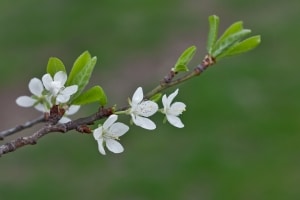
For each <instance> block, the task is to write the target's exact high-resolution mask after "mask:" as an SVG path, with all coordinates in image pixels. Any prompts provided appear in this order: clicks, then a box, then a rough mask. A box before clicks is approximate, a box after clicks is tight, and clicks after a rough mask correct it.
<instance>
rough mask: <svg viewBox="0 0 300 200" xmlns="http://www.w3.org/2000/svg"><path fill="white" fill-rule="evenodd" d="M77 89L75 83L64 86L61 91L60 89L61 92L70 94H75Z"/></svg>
mask: <svg viewBox="0 0 300 200" xmlns="http://www.w3.org/2000/svg"><path fill="white" fill-rule="evenodd" d="M77 90H78V86H77V85H71V86H68V87H66V88H65V89H64V90H63V91H61V94H64V95H69V96H71V95H72V94H75V93H76V92H77Z"/></svg>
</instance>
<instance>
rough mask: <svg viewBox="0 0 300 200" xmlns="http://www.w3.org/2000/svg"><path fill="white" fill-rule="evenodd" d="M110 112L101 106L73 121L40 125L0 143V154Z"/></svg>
mask: <svg viewBox="0 0 300 200" xmlns="http://www.w3.org/2000/svg"><path fill="white" fill-rule="evenodd" d="M111 114H112V109H111V108H108V109H104V108H101V109H100V110H99V111H98V112H96V113H95V114H92V115H90V116H88V117H84V118H80V119H77V120H74V121H70V122H67V123H64V124H55V125H51V124H46V125H45V126H44V127H42V128H41V129H39V130H38V131H36V132H35V133H33V134H32V135H30V136H27V137H19V138H17V139H15V140H12V141H10V142H7V143H5V144H3V145H1V146H0V156H1V155H3V154H7V153H9V152H13V151H15V150H17V149H19V148H21V147H23V146H26V145H34V144H36V143H37V141H38V140H39V139H40V138H41V137H43V136H45V135H47V134H48V133H54V132H61V133H66V132H68V131H71V130H80V128H79V127H81V126H84V125H89V124H93V123H94V122H95V121H96V120H99V119H102V118H105V117H108V116H109V115H111Z"/></svg>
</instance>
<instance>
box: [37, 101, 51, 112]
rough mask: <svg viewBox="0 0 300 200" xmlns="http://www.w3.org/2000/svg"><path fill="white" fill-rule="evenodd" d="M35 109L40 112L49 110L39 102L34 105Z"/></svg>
mask: <svg viewBox="0 0 300 200" xmlns="http://www.w3.org/2000/svg"><path fill="white" fill-rule="evenodd" d="M34 108H35V109H37V110H38V111H40V112H49V110H48V109H47V108H46V107H45V106H44V105H43V104H41V103H39V104H37V105H36V106H34Z"/></svg>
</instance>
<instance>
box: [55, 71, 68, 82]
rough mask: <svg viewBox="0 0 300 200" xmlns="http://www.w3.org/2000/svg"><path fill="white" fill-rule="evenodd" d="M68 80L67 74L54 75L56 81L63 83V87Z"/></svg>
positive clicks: (61, 72) (57, 73)
mask: <svg viewBox="0 0 300 200" xmlns="http://www.w3.org/2000/svg"><path fill="white" fill-rule="evenodd" d="M67 78H68V77H67V74H66V73H65V72H63V71H59V72H56V74H55V75H54V81H59V82H61V85H65V83H66V81H67Z"/></svg>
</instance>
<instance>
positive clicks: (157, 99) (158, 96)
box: [150, 93, 162, 102]
mask: <svg viewBox="0 0 300 200" xmlns="http://www.w3.org/2000/svg"><path fill="white" fill-rule="evenodd" d="M161 96H162V93H157V94H155V95H153V96H152V97H151V98H150V100H151V101H154V102H158V101H159V100H160V98H161Z"/></svg>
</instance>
